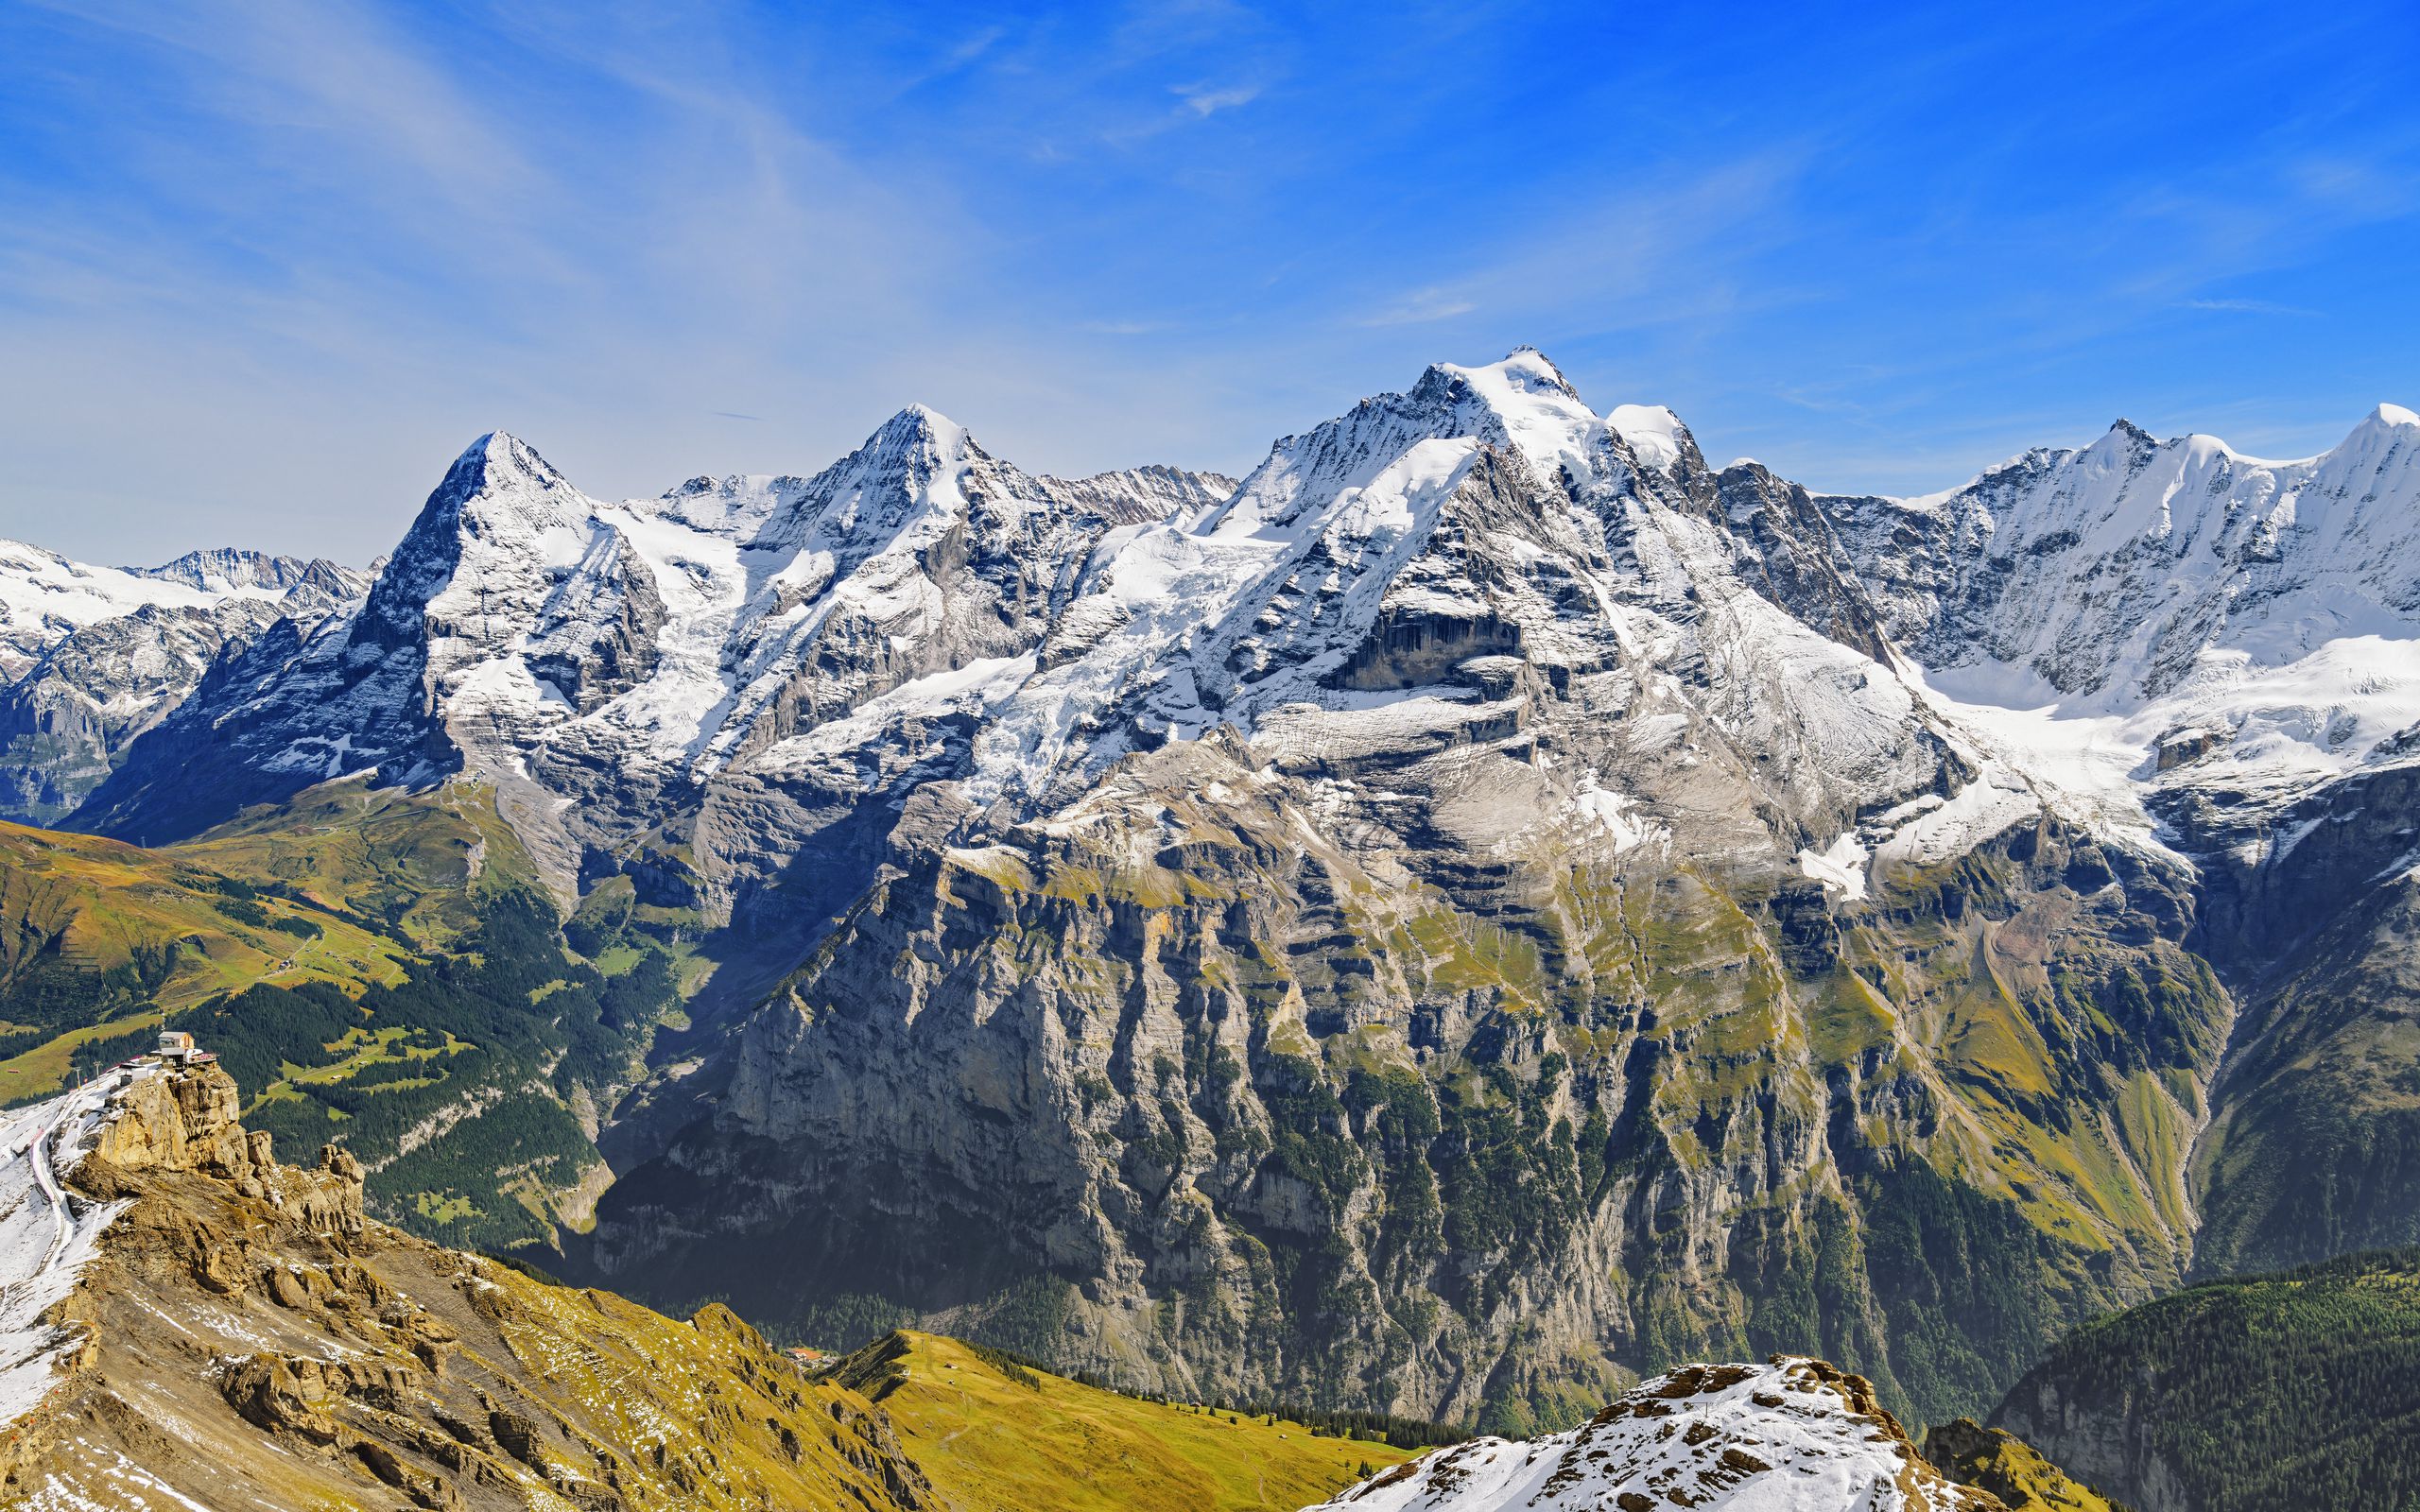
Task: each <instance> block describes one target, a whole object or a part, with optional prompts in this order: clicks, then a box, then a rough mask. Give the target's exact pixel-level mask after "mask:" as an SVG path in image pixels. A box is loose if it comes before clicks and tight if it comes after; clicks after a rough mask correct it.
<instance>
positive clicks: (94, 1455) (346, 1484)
mask: <svg viewBox="0 0 2420 1512" xmlns="http://www.w3.org/2000/svg"><path fill="white" fill-rule="evenodd" d="M68 1102H69V1104H70V1105H71V1106H69V1107H68V1110H67V1112H66V1113H64V1114H62V1115H60V1116H61V1117H63V1118H65V1119H67V1120H68V1121H70V1122H71V1123H73V1124H74V1125H75V1126H77V1127H78V1128H80V1129H81V1130H82V1132H81V1133H80V1134H78V1136H77V1138H78V1141H79V1142H80V1143H79V1146H78V1151H77V1154H78V1155H79V1156H80V1159H79V1160H78V1163H77V1164H75V1166H74V1168H73V1173H72V1176H71V1177H69V1182H70V1193H71V1194H70V1196H69V1197H68V1199H67V1200H68V1201H70V1202H71V1203H78V1204H90V1205H94V1207H93V1209H92V1211H93V1212H94V1214H95V1217H96V1218H97V1219H98V1220H99V1222H100V1224H101V1228H100V1231H99V1234H98V1237H97V1240H96V1241H95V1245H94V1249H93V1253H92V1256H91V1258H90V1259H89V1260H88V1261H86V1262H84V1263H83V1266H82V1269H81V1271H80V1273H79V1274H78V1278H77V1280H76V1284H75V1286H74V1289H73V1291H72V1292H70V1293H69V1294H68V1295H67V1296H66V1297H64V1298H63V1299H62V1300H61V1302H59V1303H58V1304H57V1305H56V1306H54V1307H53V1308H52V1310H51V1312H50V1314H48V1322H49V1324H50V1325H51V1326H52V1327H53V1328H54V1329H55V1330H59V1331H64V1332H65V1333H66V1334H67V1335H68V1336H70V1337H71V1338H74V1339H76V1340H77V1342H76V1344H75V1347H74V1348H73V1349H71V1350H69V1351H68V1352H67V1353H65V1354H63V1355H61V1356H60V1357H59V1358H58V1361H57V1366H58V1368H57V1373H56V1374H55V1376H54V1377H53V1378H52V1379H51V1380H50V1382H49V1383H47V1387H46V1389H44V1390H43V1391H41V1393H40V1394H39V1397H38V1399H36V1400H33V1401H32V1403H31V1404H30V1405H26V1404H23V1403H20V1404H18V1405H17V1406H16V1407H15V1408H14V1409H13V1410H14V1411H15V1412H16V1413H17V1416H16V1417H15V1418H14V1420H13V1421H12V1422H10V1423H9V1435H8V1438H7V1440H6V1445H5V1449H0V1489H5V1492H6V1494H8V1495H9V1498H10V1499H11V1501H12V1502H14V1501H22V1502H23V1503H25V1504H26V1505H35V1506H46V1505H62V1506H120V1505H147V1504H148V1505H156V1504H160V1503H163V1502H168V1503H178V1504H182V1505H220V1506H224V1505H246V1504H250V1505H268V1506H319V1505H364V1504H378V1505H411V1506H419V1507H430V1508H455V1507H499V1508H505V1507H510V1508H516V1509H519V1508H527V1507H532V1506H563V1505H574V1506H580V1507H593V1508H600V1509H601V1508H631V1509H637V1508H648V1507H665V1508H670V1507H676V1506H677V1507H684V1508H685V1507H726V1506H729V1507H738V1506H761V1505H769V1504H783V1505H840V1504H844V1503H845V1504H849V1505H854V1506H858V1507H863V1508H868V1509H874V1512H883V1509H892V1508H902V1509H905V1508H917V1507H923V1506H926V1505H929V1504H930V1502H929V1493H928V1490H927V1488H926V1486H925V1482H924V1478H923V1476H922V1475H921V1474H920V1473H919V1472H918V1471H917V1470H916V1469H915V1468H914V1467H913V1466H912V1465H910V1464H909V1463H908V1461H907V1460H906V1459H905V1458H904V1457H903V1456H902V1455H901V1454H900V1453H899V1452H898V1447H897V1444H896V1441H895V1438H894V1437H893V1435H892V1434H891V1432H890V1425H889V1424H888V1422H887V1421H886V1420H885V1419H884V1417H882V1415H881V1413H880V1412H879V1411H878V1410H877V1409H875V1408H873V1406H872V1405H871V1404H870V1403H868V1402H866V1401H865V1400H863V1399H861V1398H858V1397H856V1396H855V1395H853V1394H851V1393H849V1392H846V1391H842V1390H839V1389H838V1388H834V1387H828V1386H821V1385H818V1384H815V1383H811V1382H810V1381H808V1380H807V1379H806V1377H805V1376H804V1373H803V1372H802V1371H801V1370H800V1369H799V1368H798V1367H797V1366H794V1365H792V1364H791V1363H790V1362H789V1361H788V1360H787V1358H785V1357H784V1356H782V1355H780V1354H779V1353H777V1352H776V1351H774V1350H773V1349H770V1348H769V1347H768V1346H767V1345H766V1343H765V1342H764V1340H763V1339H762V1338H760V1337H758V1336H757V1335H756V1334H755V1333H754V1332H753V1331H752V1330H750V1329H749V1328H748V1327H747V1326H746V1325H744V1324H742V1323H740V1322H739V1321H738V1320H737V1319H736V1318H735V1317H734V1316H732V1315H731V1314H729V1313H728V1312H725V1311H723V1310H720V1309H711V1310H709V1311H707V1312H705V1313H702V1314H700V1315H699V1316H698V1317H697V1318H696V1319H694V1320H693V1321H691V1322H690V1323H686V1324H683V1323H676V1322H674V1321H672V1320H670V1319H667V1318H664V1317H662V1316H659V1315H657V1314H651V1313H648V1312H647V1311H646V1310H645V1309H642V1308H638V1307H634V1306H632V1305H631V1304H630V1303H627V1302H624V1301H622V1300H620V1299H619V1298H617V1297H610V1296H607V1295H604V1294H601V1293H593V1292H592V1293H579V1292H571V1291H566V1290H564V1289H562V1288H560V1287H556V1286H553V1285H550V1284H547V1283H544V1282H541V1281H538V1280H532V1279H530V1278H529V1277H527V1276H525V1275H522V1274H520V1273H518V1272H516V1271H513V1270H510V1269H509V1268H507V1267H505V1266H502V1265H499V1264H497V1263H494V1262H492V1261H486V1260H481V1259H477V1258H475V1257H472V1256H468V1255H463V1254H458V1253H454V1252H451V1251H447V1250H443V1249H440V1248H438V1247H436V1246H431V1245H426V1244H423V1243H420V1242H418V1241H415V1240H411V1239H408V1238H406V1237H405V1236H404V1235H401V1234H399V1233H396V1232H395V1231H394V1230H392V1229H387V1228H385V1227H384V1226H382V1225H379V1224H377V1223H374V1222H365V1221H364V1219H363V1217H362V1212H361V1172H360V1167H359V1166H358V1165H357V1164H355V1163H354V1161H353V1160H352V1159H351V1157H349V1156H348V1155H346V1154H345V1153H344V1152H343V1151H341V1150H339V1149H337V1148H336V1147H334V1146H330V1147H329V1148H328V1149H326V1150H325V1151H323V1152H322V1153H321V1155H320V1160H319V1162H318V1164H317V1166H316V1168H314V1169H308V1170H302V1169H296V1168H292V1167H288V1166H285V1165H282V1164H280V1163H279V1162H277V1161H276V1160H275V1159H274V1158H273V1157H272V1156H271V1154H270V1152H269V1150H268V1147H267V1137H266V1136H264V1135H258V1134H251V1133H248V1132H247V1131H246V1130H245V1129H244V1128H243V1127H242V1126H241V1125H240V1124H238V1123H237V1122H236V1119H235V1112H236V1108H237V1103H238V1096H237V1092H236V1089H235V1086H234V1084H233V1081H232V1080H231V1079H230V1078H228V1077H227V1076H226V1074H224V1073H222V1072H219V1071H218V1070H216V1068H215V1067H202V1068H197V1069H195V1070H193V1071H191V1072H179V1071H172V1070H164V1069H160V1068H157V1067H152V1066H145V1067H141V1068H138V1069H136V1070H134V1071H132V1072H130V1073H129V1074H125V1075H124V1077H123V1080H122V1083H121V1084H120V1085H119V1086H117V1087H116V1088H115V1089H114V1090H112V1091H109V1092H108V1094H107V1096H106V1100H105V1101H104V1100H99V1099H96V1098H88V1099H85V1100H83V1101H81V1102H78V1101H75V1100H73V1099H71V1100H68ZM43 1116H44V1117H45V1118H49V1117H51V1115H50V1114H48V1113H44V1114H43ZM35 1155H36V1157H37V1158H42V1159H47V1158H48V1155H47V1153H46V1150H45V1148H44V1147H43V1146H42V1145H37V1146H36V1150H35ZM11 1259H12V1262H13V1260H14V1259H15V1257H14V1256H13V1254H12V1256H11Z"/></svg>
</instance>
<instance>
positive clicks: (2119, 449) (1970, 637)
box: [1823, 404, 2420, 812]
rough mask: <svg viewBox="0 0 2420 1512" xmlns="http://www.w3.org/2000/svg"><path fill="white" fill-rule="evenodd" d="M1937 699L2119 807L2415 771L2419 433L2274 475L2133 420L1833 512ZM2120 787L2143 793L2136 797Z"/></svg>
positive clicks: (2209, 440) (2378, 421)
mask: <svg viewBox="0 0 2420 1512" xmlns="http://www.w3.org/2000/svg"><path fill="white" fill-rule="evenodd" d="M1823 506H1824V511H1825V512H1826V514H1828V515H1829V516H1830V518H1831V520H1832V522H1833V524H1834V527H1835V529H1836V530H1837V531H1838V532H1839V535H1840V538H1841V541H1842V544H1843V546H1844V547H1845V549H1846V551H1847V552H1848V554H1849V557H1850V558H1851V559H1852V561H1853V562H1854V564H1855V569H1856V572H1857V574H1858V578H1859V579H1860V581H1861V582H1862V584H1863V585H1864V587H1865V588H1866V589H1867V591H1868V592H1869V593H1872V595H1873V597H1874V599H1875V602H1876V605H1877V607H1878V608H1879V610H1880V611H1881V613H1882V616H1883V622H1884V625H1885V627H1886V628H1887V629H1888V632H1889V634H1890V636H1891V638H1892V640H1893V642H1894V643H1895V644H1897V645H1898V646H1899V647H1901V648H1902V649H1903V650H1904V652H1905V653H1906V655H1907V656H1908V657H1909V658H1910V660H1912V661H1913V662H1917V663H1920V664H1921V665H1922V667H1923V669H1924V677H1925V679H1926V681H1927V683H1928V685H1929V687H1930V688H1931V689H1932V690H1933V691H1934V693H1935V694H1936V695H1938V696H1939V702H1940V704H1941V706H1942V707H1943V708H1944V709H1945V711H1947V712H1950V713H1953V715H1954V716H1955V717H1958V718H1961V719H1962V720H1963V721H1964V722H1965V723H1967V724H1968V725H1969V726H1970V727H1972V728H1974V729H1976V730H1978V731H1979V737H1980V738H1981V739H1982V740H1983V741H1984V743H1986V744H1987V745H1993V746H1997V747H1998V748H2000V749H2002V750H2003V751H2004V752H2007V753H2009V754H2010V755H2011V756H2012V758H2013V759H2014V760H2017V761H2018V762H2019V763H2020V764H2021V765H2029V766H2030V767H2031V769H2033V770H2034V771H2036V772H2037V773H2040V774H2045V775H2048V776H2049V777H2050V778H2051V779H2052V780H2053V781H2055V782H2059V783H2061V784H2064V785H2066V786H2067V787H2069V788H2071V789H2076V790H2082V791H2098V792H2100V793H2102V794H2104V795H2112V796H2116V797H2118V800H2119V802H2120V803H2121V805H2122V803H2123V802H2127V801H2140V799H2142V797H2144V796H2146V795H2152V796H2155V795H2156V794H2157V793H2158V792H2160V791H2163V790H2170V789H2178V788H2195V789H2202V790H2208V791H2220V790H2224V791H2225V792H2227V793H2229V794H2232V795H2233V797H2231V798H2230V799H2228V800H2227V801H2228V803H2229V804H2231V805H2236V804H2240V801H2241V799H2243V798H2245V797H2252V798H2256V799H2259V800H2260V801H2259V803H2257V804H2256V805H2254V806H2253V808H2252V809H2250V810H2247V811H2246V812H2258V811H2261V810H2265V809H2267V808H2270V807H2273V806H2275V805H2278V804H2283V803H2287V802H2290V801H2291V800H2292V799H2294V797H2295V796H2296V795H2298V794H2300V793H2302V792H2304V791H2305V790H2307V789H2308V787H2309V786H2310V784H2312V783H2314V782H2325V781H2327V780H2329V779H2331V778H2333V777H2335V776H2337V775H2340V774H2342V773H2344V772H2347V771H2349V770H2352V769H2354V768H2356V767H2358V766H2360V765H2365V764H2373V763H2377V762H2382V761H2383V762H2395V761H2403V760H2408V759H2409V756H2408V754H2398V751H2399V749H2400V747H2395V746H2394V737H2395V736H2397V734H2398V733H2399V732H2400V731H2403V730H2407V729H2410V728H2411V727H2412V726H2413V725H2414V724H2415V722H2420V418H2415V417H2414V416H2413V415H2412V413H2411V411H2410V410H2407V409H2403V408H2401V407H2399V406H2396V405H2393V404H2382V405H2380V406H2378V407H2377V409H2375V410H2373V411H2372V412H2371V413H2370V415H2369V416H2368V417H2367V418H2365V419H2364V420H2363V421H2361V422H2360V423H2359V425H2357V426H2355V427H2354V429H2353V430H2352V432H2351V434H2349V435H2348V436H2347V437H2346V438H2344V440H2343V441H2342V442H2341V443H2340V444H2339V445H2337V446H2336V447H2334V448H2332V449H2331V450H2329V451H2327V452H2325V453H2322V454H2321V455H2317V456H2314V457H2307V458H2303V459H2301V460H2296V461H2283V462H2280V461H2268V460H2263V459H2260V458H2256V457H2251V456H2247V455H2243V454H2241V453H2239V452H2237V451H2236V450H2234V449H2233V448H2231V447H2229V446H2228V445H2226V443H2224V442H2223V441H2221V440H2218V439H2217V438H2213V437H2208V436H2198V435H2196V436H2186V437H2181V438H2175V439H2172V440H2165V441H2163V440H2158V439H2155V438H2152V436H2150V435H2148V434H2147V433H2145V432H2144V431H2143V430H2141V429H2140V428H2139V427H2137V426H2135V425H2133V424H2130V423H2128V422H2126V421H2118V423H2117V424H2116V425H2113V426H2112V427H2111V428H2110V429H2109V431H2108V432H2107V434H2105V435H2103V436H2102V437H2100V438H2099V439H2098V440H2096V441H2094V442H2093V443H2092V444H2090V445H2089V446H2085V447H2082V448H2077V449H2072V450H2067V449H2040V450H2036V451H2032V452H2029V453H2027V454H2025V455H2023V456H2020V457H2018V458H2016V459H2015V460H2014V461H2012V462H2009V463H2007V464H2005V465H2003V466H2000V467H1997V468H1994V469H1992V470H1991V471H1989V472H1984V473H1983V474H1981V475H1980V476H1979V477H1978V478H1976V479H1975V481H1973V482H1972V483H1970V484H1968V485H1967V486H1966V487H1964V488H1962V489H1958V490H1951V491H1950V492H1948V493H1946V494H1937V495H1933V496H1930V497H1928V498H1925V499H1919V500H1895V499H1879V498H1829V499H1825V500H1824V501H1823ZM2126 795H2132V797H2131V798H2130V797H2127V796H2126Z"/></svg>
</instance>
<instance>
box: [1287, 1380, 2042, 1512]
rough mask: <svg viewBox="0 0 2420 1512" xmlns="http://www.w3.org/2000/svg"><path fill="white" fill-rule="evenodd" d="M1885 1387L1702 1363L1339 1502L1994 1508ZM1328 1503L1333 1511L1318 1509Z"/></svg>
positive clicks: (1428, 1506)
mask: <svg viewBox="0 0 2420 1512" xmlns="http://www.w3.org/2000/svg"><path fill="white" fill-rule="evenodd" d="M1675 1506H1678V1507H1690V1508H1694V1509H1697V1512H1948V1509H1952V1508H1963V1509H1968V1512H1980V1509H1982V1508H1987V1507H1994V1506H1997V1503H1996V1502H1995V1501H1994V1500H1993V1499H1992V1498H1990V1497H1988V1496H1985V1495H1982V1494H1980V1493H1978V1492H1976V1491H1973V1490H1971V1489H1969V1488H1967V1487H1965V1486H1958V1485H1955V1484H1953V1483H1951V1482H1949V1481H1947V1480H1945V1478H1943V1476H1942V1475H1941V1474H1940V1472H1939V1471H1937V1470H1935V1469H1933V1468H1932V1467H1931V1466H1930V1465H1928V1464H1927V1463H1926V1462H1925V1461H1924V1459H1923V1458H1922V1456H1920V1455H1919V1454H1918V1453H1917V1452H1916V1450H1915V1446H1914V1445H1912V1444H1911V1443H1910V1442H1909V1441H1908V1437H1907V1435H1906V1434H1905V1433H1904V1432H1903V1431H1902V1430H1901V1429H1900V1427H1899V1424H1898V1423H1897V1421H1896V1420H1894V1419H1893V1417H1891V1415H1890V1414H1889V1413H1887V1412H1885V1411H1883V1410H1882V1408H1881V1407H1880V1406H1879V1405H1877V1404H1876V1401H1875V1400H1874V1396H1873V1390H1872V1388H1871V1387H1870V1386H1868V1385H1867V1384H1866V1383H1865V1382H1863V1381H1861V1380H1859V1379H1858V1378H1857V1377H1855V1376H1844V1375H1842V1374H1841V1372H1839V1371H1837V1370H1835V1369H1833V1368H1832V1367H1831V1366H1827V1365H1824V1363H1823V1362H1821V1361H1819V1360H1808V1359H1799V1358H1792V1357H1788V1356H1776V1357H1775V1358H1774V1359H1773V1360H1772V1363H1770V1364H1767V1365H1694V1366H1685V1367H1684V1368H1682V1369H1679V1370H1675V1371H1672V1372H1671V1373H1669V1374H1668V1375H1664V1376H1659V1377H1657V1378H1656V1379H1654V1380H1652V1381H1650V1382H1647V1383H1644V1384H1642V1385H1640V1386H1639V1387H1638V1388H1637V1389H1636V1390H1634V1391H1632V1392H1630V1393H1629V1394H1628V1395H1626V1396H1624V1397H1622V1398H1621V1399H1620V1400H1616V1401H1615V1402H1614V1403H1613V1404H1612V1405H1611V1406H1608V1407H1607V1408H1605V1410H1604V1411H1602V1412H1600V1413H1599V1414H1597V1416H1596V1417H1592V1418H1590V1419H1589V1420H1588V1421H1587V1422H1585V1423H1583V1424H1582V1425H1581V1426H1580V1427H1578V1428H1575V1429H1573V1430H1571V1431H1570V1432H1568V1433H1564V1434H1556V1435H1552V1436H1550V1437H1547V1438H1540V1439H1534V1440H1531V1441H1529V1442H1526V1443H1516V1442H1513V1441H1510V1440H1507V1439H1502V1438H1478V1439H1473V1440H1472V1441H1470V1442H1468V1443H1464V1444H1458V1445H1455V1446H1454V1447H1452V1448H1450V1449H1441V1450H1436V1451H1433V1452H1430V1453H1428V1454H1426V1455H1424V1456H1423V1457H1421V1458H1420V1459H1417V1460H1413V1461H1410V1462H1409V1463H1407V1464H1404V1465H1400V1466H1397V1467H1395V1468H1394V1469H1390V1470H1387V1471H1385V1472H1384V1473H1382V1474H1379V1475H1376V1476H1374V1477H1373V1478H1371V1479H1370V1480H1367V1481H1364V1482H1363V1483H1361V1484H1360V1485H1359V1486H1355V1487H1353V1488H1352V1489H1351V1490H1348V1491H1345V1492H1343V1493H1342V1494H1340V1495H1339V1496H1338V1497H1337V1498H1336V1499H1335V1500H1333V1501H1331V1502H1327V1503H1322V1507H1323V1508H1326V1509H1329V1512H1345V1509H1350V1512H1651V1509H1653V1508H1661V1507H1675ZM1313 1512H1319V1509H1313Z"/></svg>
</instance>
